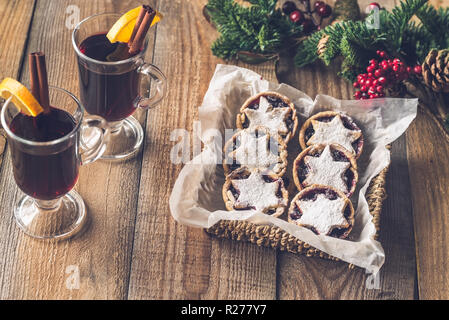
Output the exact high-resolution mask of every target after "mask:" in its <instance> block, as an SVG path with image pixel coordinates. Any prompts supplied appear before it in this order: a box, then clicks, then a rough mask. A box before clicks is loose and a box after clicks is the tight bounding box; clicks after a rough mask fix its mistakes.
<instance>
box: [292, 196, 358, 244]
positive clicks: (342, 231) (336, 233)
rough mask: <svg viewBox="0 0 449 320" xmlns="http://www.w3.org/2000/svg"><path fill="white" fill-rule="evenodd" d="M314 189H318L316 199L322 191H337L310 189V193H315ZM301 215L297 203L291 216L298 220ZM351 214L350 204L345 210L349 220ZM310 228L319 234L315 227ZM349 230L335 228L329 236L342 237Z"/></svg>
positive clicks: (345, 215)
mask: <svg viewBox="0 0 449 320" xmlns="http://www.w3.org/2000/svg"><path fill="white" fill-rule="evenodd" d="M314 191H316V192H315V199H316V196H317V195H318V194H320V193H326V194H331V193H334V194H335V192H333V191H332V190H327V191H330V193H328V192H322V191H324V190H318V191H317V190H312V191H310V193H313V192H314ZM305 199H307V198H303V200H305ZM329 199H331V200H334V199H333V198H329ZM301 216H302V212H301V209H300V208H299V207H298V205H297V204H296V203H295V205H294V207H293V211H292V212H291V213H290V218H291V219H293V220H298V219H299V218H301ZM350 216H351V208H350V206H346V208H345V212H344V217H345V218H346V220H347V221H349V218H350ZM308 228H309V229H310V230H312V231H313V233H315V234H317V235H318V234H319V233H318V231H317V230H316V229H315V228H313V227H308ZM347 232H348V228H335V229H334V230H332V232H331V233H330V234H329V236H331V237H335V238H341V237H342V236H344V235H345V233H347Z"/></svg>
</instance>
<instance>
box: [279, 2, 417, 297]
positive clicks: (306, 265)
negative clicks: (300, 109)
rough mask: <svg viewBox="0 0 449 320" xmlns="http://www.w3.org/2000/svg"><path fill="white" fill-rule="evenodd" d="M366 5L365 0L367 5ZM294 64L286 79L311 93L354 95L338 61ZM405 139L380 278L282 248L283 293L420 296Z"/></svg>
mask: <svg viewBox="0 0 449 320" xmlns="http://www.w3.org/2000/svg"><path fill="white" fill-rule="evenodd" d="M368 3H369V2H368ZM392 4H393V3H392V2H389V3H387V2H386V1H384V2H382V6H385V7H387V8H389V7H391V6H392ZM365 5H366V4H365V3H364V2H363V1H362V2H360V6H361V8H364V6H365ZM291 70H295V69H294V66H293V65H292V63H291V62H290V63H289V64H287V65H284V66H283V68H282V69H280V71H281V72H282V73H281V79H280V81H282V82H286V83H289V84H291V85H293V86H295V87H297V88H299V89H300V90H302V91H304V92H306V93H307V94H308V95H310V96H311V97H314V96H315V95H316V94H318V93H324V94H329V95H331V96H334V97H337V98H341V99H350V98H351V95H352V88H351V84H349V83H347V82H345V81H344V80H342V79H341V78H338V77H337V75H336V72H337V70H338V69H337V68H336V67H335V65H334V66H332V67H331V68H326V67H324V66H323V64H321V63H317V64H315V65H313V66H308V67H306V68H303V69H301V70H297V69H296V70H295V72H291ZM404 139H405V138H404V137H402V138H400V139H399V140H398V141H397V142H396V143H395V144H394V146H393V149H392V166H391V168H390V173H389V175H388V181H387V192H388V195H389V198H388V199H387V201H386V202H385V204H384V209H383V212H382V215H381V232H380V239H379V240H380V241H381V243H382V244H383V247H384V249H385V253H386V263H385V265H384V266H383V268H382V269H381V271H380V273H379V278H377V279H374V278H372V277H369V276H368V275H366V274H365V273H364V271H363V270H361V269H358V268H356V269H354V270H349V269H348V266H347V264H345V263H342V262H333V261H325V260H322V259H319V258H307V257H304V256H297V255H293V254H290V253H284V252H281V253H280V254H279V256H278V270H279V272H278V297H279V298H280V299H413V298H414V288H415V259H414V245H413V225H412V219H411V216H410V211H411V202H410V198H409V190H410V185H409V183H408V169H407V163H406V148H405V140H404ZM377 288H378V289H377Z"/></svg>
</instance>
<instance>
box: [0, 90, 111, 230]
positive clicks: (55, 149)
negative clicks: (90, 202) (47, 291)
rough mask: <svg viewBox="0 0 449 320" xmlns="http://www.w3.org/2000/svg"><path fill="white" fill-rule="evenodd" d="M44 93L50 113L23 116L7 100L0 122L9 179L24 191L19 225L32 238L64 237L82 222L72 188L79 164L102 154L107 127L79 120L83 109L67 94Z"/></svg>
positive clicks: (80, 206)
mask: <svg viewBox="0 0 449 320" xmlns="http://www.w3.org/2000/svg"><path fill="white" fill-rule="evenodd" d="M49 89H50V90H49V98H50V105H51V106H57V107H50V112H48V113H45V112H44V113H41V114H39V115H38V116H36V117H32V116H29V115H25V114H23V113H21V112H20V111H19V110H18V109H17V108H16V106H15V105H14V104H13V103H12V102H11V98H10V99H8V100H6V102H5V103H4V105H3V108H2V110H1V114H0V119H1V124H2V126H3V128H4V130H5V131H6V134H7V138H8V145H9V148H10V152H11V160H12V167H13V173H14V179H15V181H16V184H17V186H18V187H19V188H20V189H21V190H22V191H23V192H24V193H25V196H23V197H22V198H21V199H20V200H19V202H18V203H17V204H16V205H15V206H14V217H15V220H16V222H17V224H18V226H19V227H20V228H21V229H22V230H23V231H24V232H25V233H26V234H28V235H29V236H32V237H34V238H39V239H64V238H68V237H71V236H73V235H75V234H76V233H77V232H78V231H80V230H81V228H82V226H83V225H84V223H85V221H86V207H85V205H84V201H83V199H82V198H81V196H80V195H79V194H78V193H77V192H76V191H75V190H72V189H73V187H74V186H75V184H76V182H77V180H78V173H79V167H80V165H85V164H88V163H91V162H94V161H95V160H97V159H98V158H99V157H100V156H101V155H102V153H103V152H104V151H105V150H106V145H107V141H108V138H109V128H108V126H107V123H106V121H105V120H104V119H102V118H101V117H98V116H90V117H89V118H87V117H86V118H84V108H83V107H82V105H81V103H80V102H79V101H78V99H77V98H76V97H75V96H74V95H73V94H71V93H70V92H68V91H66V90H64V89H60V88H56V87H50V88H49ZM92 132H95V133H96V138H95V139H93V136H94V134H92ZM85 133H88V135H87V136H89V137H88V139H85V138H84V134H85Z"/></svg>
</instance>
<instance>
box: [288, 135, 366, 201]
mask: <svg viewBox="0 0 449 320" xmlns="http://www.w3.org/2000/svg"><path fill="white" fill-rule="evenodd" d="M325 147H326V145H325V144H315V145H312V146H310V147H307V148H306V149H304V150H303V151H302V152H301V153H300V154H299V155H298V157H296V159H295V161H294V162H293V180H294V182H295V185H296V187H297V188H298V191H301V190H303V189H304V188H307V187H309V186H310V185H306V184H304V181H302V179H301V178H300V174H299V169H300V167H301V165H303V164H304V157H305V156H314V155H316V154H321V153H322V152H323V150H324V148H325ZM330 148H331V151H337V152H339V153H341V154H342V155H343V156H344V157H345V158H347V159H348V160H349V162H350V164H351V167H349V169H348V170H349V171H350V173H348V175H352V183H351V186H350V188H349V191H348V193H346V196H347V197H350V196H352V194H353V193H354V191H355V188H356V186H357V182H358V180H359V175H358V172H357V161H356V159H355V157H354V155H353V154H352V153H351V152H349V151H348V150H346V149H345V148H343V147H342V146H340V145H339V144H331V145H330ZM304 165H305V164H304Z"/></svg>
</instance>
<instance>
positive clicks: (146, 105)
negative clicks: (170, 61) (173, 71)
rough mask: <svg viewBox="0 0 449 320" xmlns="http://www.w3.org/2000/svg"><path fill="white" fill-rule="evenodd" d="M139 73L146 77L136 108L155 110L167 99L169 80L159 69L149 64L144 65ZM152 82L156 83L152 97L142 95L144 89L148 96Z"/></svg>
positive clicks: (139, 69)
mask: <svg viewBox="0 0 449 320" xmlns="http://www.w3.org/2000/svg"><path fill="white" fill-rule="evenodd" d="M137 71H138V72H139V73H140V74H142V75H143V76H144V77H143V79H142V83H141V86H140V88H141V93H140V97H139V98H138V100H137V103H136V106H137V107H140V108H143V109H151V108H154V107H156V106H157V105H158V104H159V103H160V102H161V101H162V99H163V98H164V97H165V93H166V91H167V78H166V77H165V75H164V74H163V73H162V71H161V70H159V68H158V67H156V66H155V65H152V64H149V63H143V64H142V65H141V66H140V67H139V68H138V69H137ZM152 82H154V83H155V85H154V89H153V90H152V91H154V92H153V94H152V95H148V96H145V94H143V93H142V88H143V87H144V88H147V89H146V93H147V94H148V93H149V92H150V86H151V83H152Z"/></svg>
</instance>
